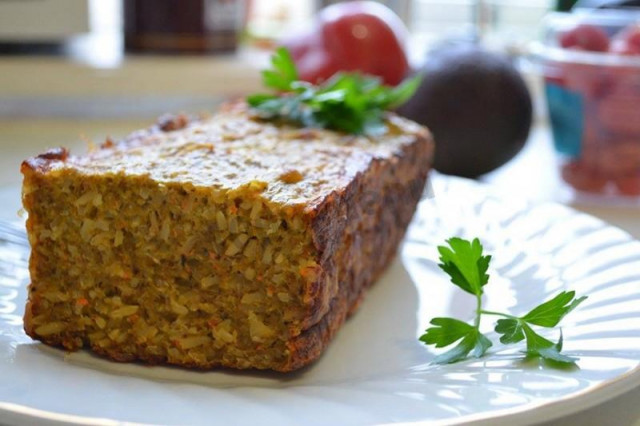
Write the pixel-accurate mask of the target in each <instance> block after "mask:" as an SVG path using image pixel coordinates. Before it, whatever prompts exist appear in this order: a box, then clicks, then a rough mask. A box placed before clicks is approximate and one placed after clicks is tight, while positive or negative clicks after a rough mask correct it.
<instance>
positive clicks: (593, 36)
mask: <svg viewBox="0 0 640 426" xmlns="http://www.w3.org/2000/svg"><path fill="white" fill-rule="evenodd" d="M559 42H560V46H562V47H564V48H565V49H579V50H588V51H591V52H606V51H608V50H609V37H608V36H607V33H605V32H604V31H603V30H602V29H600V28H598V27H595V26H593V25H586V24H582V25H578V26H577V27H575V28H573V29H571V30H569V31H567V32H565V33H563V34H561V35H560V40H559Z"/></svg>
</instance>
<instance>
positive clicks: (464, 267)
mask: <svg viewBox="0 0 640 426" xmlns="http://www.w3.org/2000/svg"><path fill="white" fill-rule="evenodd" d="M447 243H448V244H449V246H450V247H451V248H449V247H446V246H438V252H439V253H440V262H442V263H440V264H439V265H438V266H439V267H440V268H441V269H442V270H443V271H445V272H446V273H447V274H448V275H449V276H450V277H451V282H452V283H453V284H455V285H457V286H458V287H460V288H461V289H463V290H464V291H466V292H467V293H471V294H474V295H480V294H482V287H483V286H485V285H486V284H487V283H488V282H489V275H488V274H487V269H488V268H489V262H490V261H491V256H483V255H482V244H480V240H478V239H477V238H476V239H474V240H473V241H472V242H470V241H467V240H463V239H462V238H457V237H454V238H450V239H448V240H447Z"/></svg>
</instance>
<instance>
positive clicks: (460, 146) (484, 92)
mask: <svg viewBox="0 0 640 426" xmlns="http://www.w3.org/2000/svg"><path fill="white" fill-rule="evenodd" d="M423 73H424V74H423V80H422V84H421V86H420V87H419V88H418V90H417V91H416V93H415V95H414V96H413V97H412V98H411V99H410V100H409V101H408V102H407V103H406V104H404V105H403V106H402V107H401V108H400V109H399V110H398V112H399V113H400V114H402V115H404V116H406V117H407V118H409V119H412V120H414V121H417V122H418V123H421V124H424V125H425V126H427V127H428V128H429V129H430V130H431V132H432V133H433V136H434V138H435V141H436V153H435V160H434V167H435V169H436V170H438V171H440V172H442V173H446V174H452V175H458V176H464V177H477V176H479V175H481V174H484V173H487V172H490V171H491V170H494V169H496V168H497V167H499V166H501V165H503V164H504V163H506V162H507V161H509V160H510V159H511V158H513V157H514V156H515V155H516V154H517V153H518V152H519V151H520V150H521V149H522V147H523V146H524V143H525V141H526V140H527V136H528V135H529V129H530V127H531V120H532V103H531V96H530V94H529V91H528V89H527V86H526V85H525V83H524V81H523V79H522V77H521V76H520V74H519V73H518V71H517V70H516V69H515V68H514V66H513V65H512V64H511V62H510V61H509V60H508V59H507V58H506V57H504V56H501V55H499V54H496V53H492V52H489V51H487V50H484V49H482V48H480V47H477V46H475V45H468V44H463V45H447V46H445V47H442V48H440V49H438V50H436V51H434V52H432V53H431V54H430V55H429V57H428V59H427V62H426V64H425V66H424V70H423Z"/></svg>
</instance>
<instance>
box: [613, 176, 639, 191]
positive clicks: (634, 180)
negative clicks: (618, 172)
mask: <svg viewBox="0 0 640 426" xmlns="http://www.w3.org/2000/svg"><path fill="white" fill-rule="evenodd" d="M615 184H616V188H618V191H619V192H620V193H621V194H623V195H629V196H638V195H640V174H635V175H630V176H624V177H622V178H619V179H616V180H615Z"/></svg>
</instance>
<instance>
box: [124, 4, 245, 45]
mask: <svg viewBox="0 0 640 426" xmlns="http://www.w3.org/2000/svg"><path fill="white" fill-rule="evenodd" d="M245 3H246V2H245V1H244V0H163V1H157V0H124V27H125V49H126V50H127V51H128V52H153V53H208V52H230V51H234V50H235V49H236V47H237V45H238V38H239V35H240V33H241V29H242V26H243V22H244V18H245V13H244V11H245V6H246V4H245Z"/></svg>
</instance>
